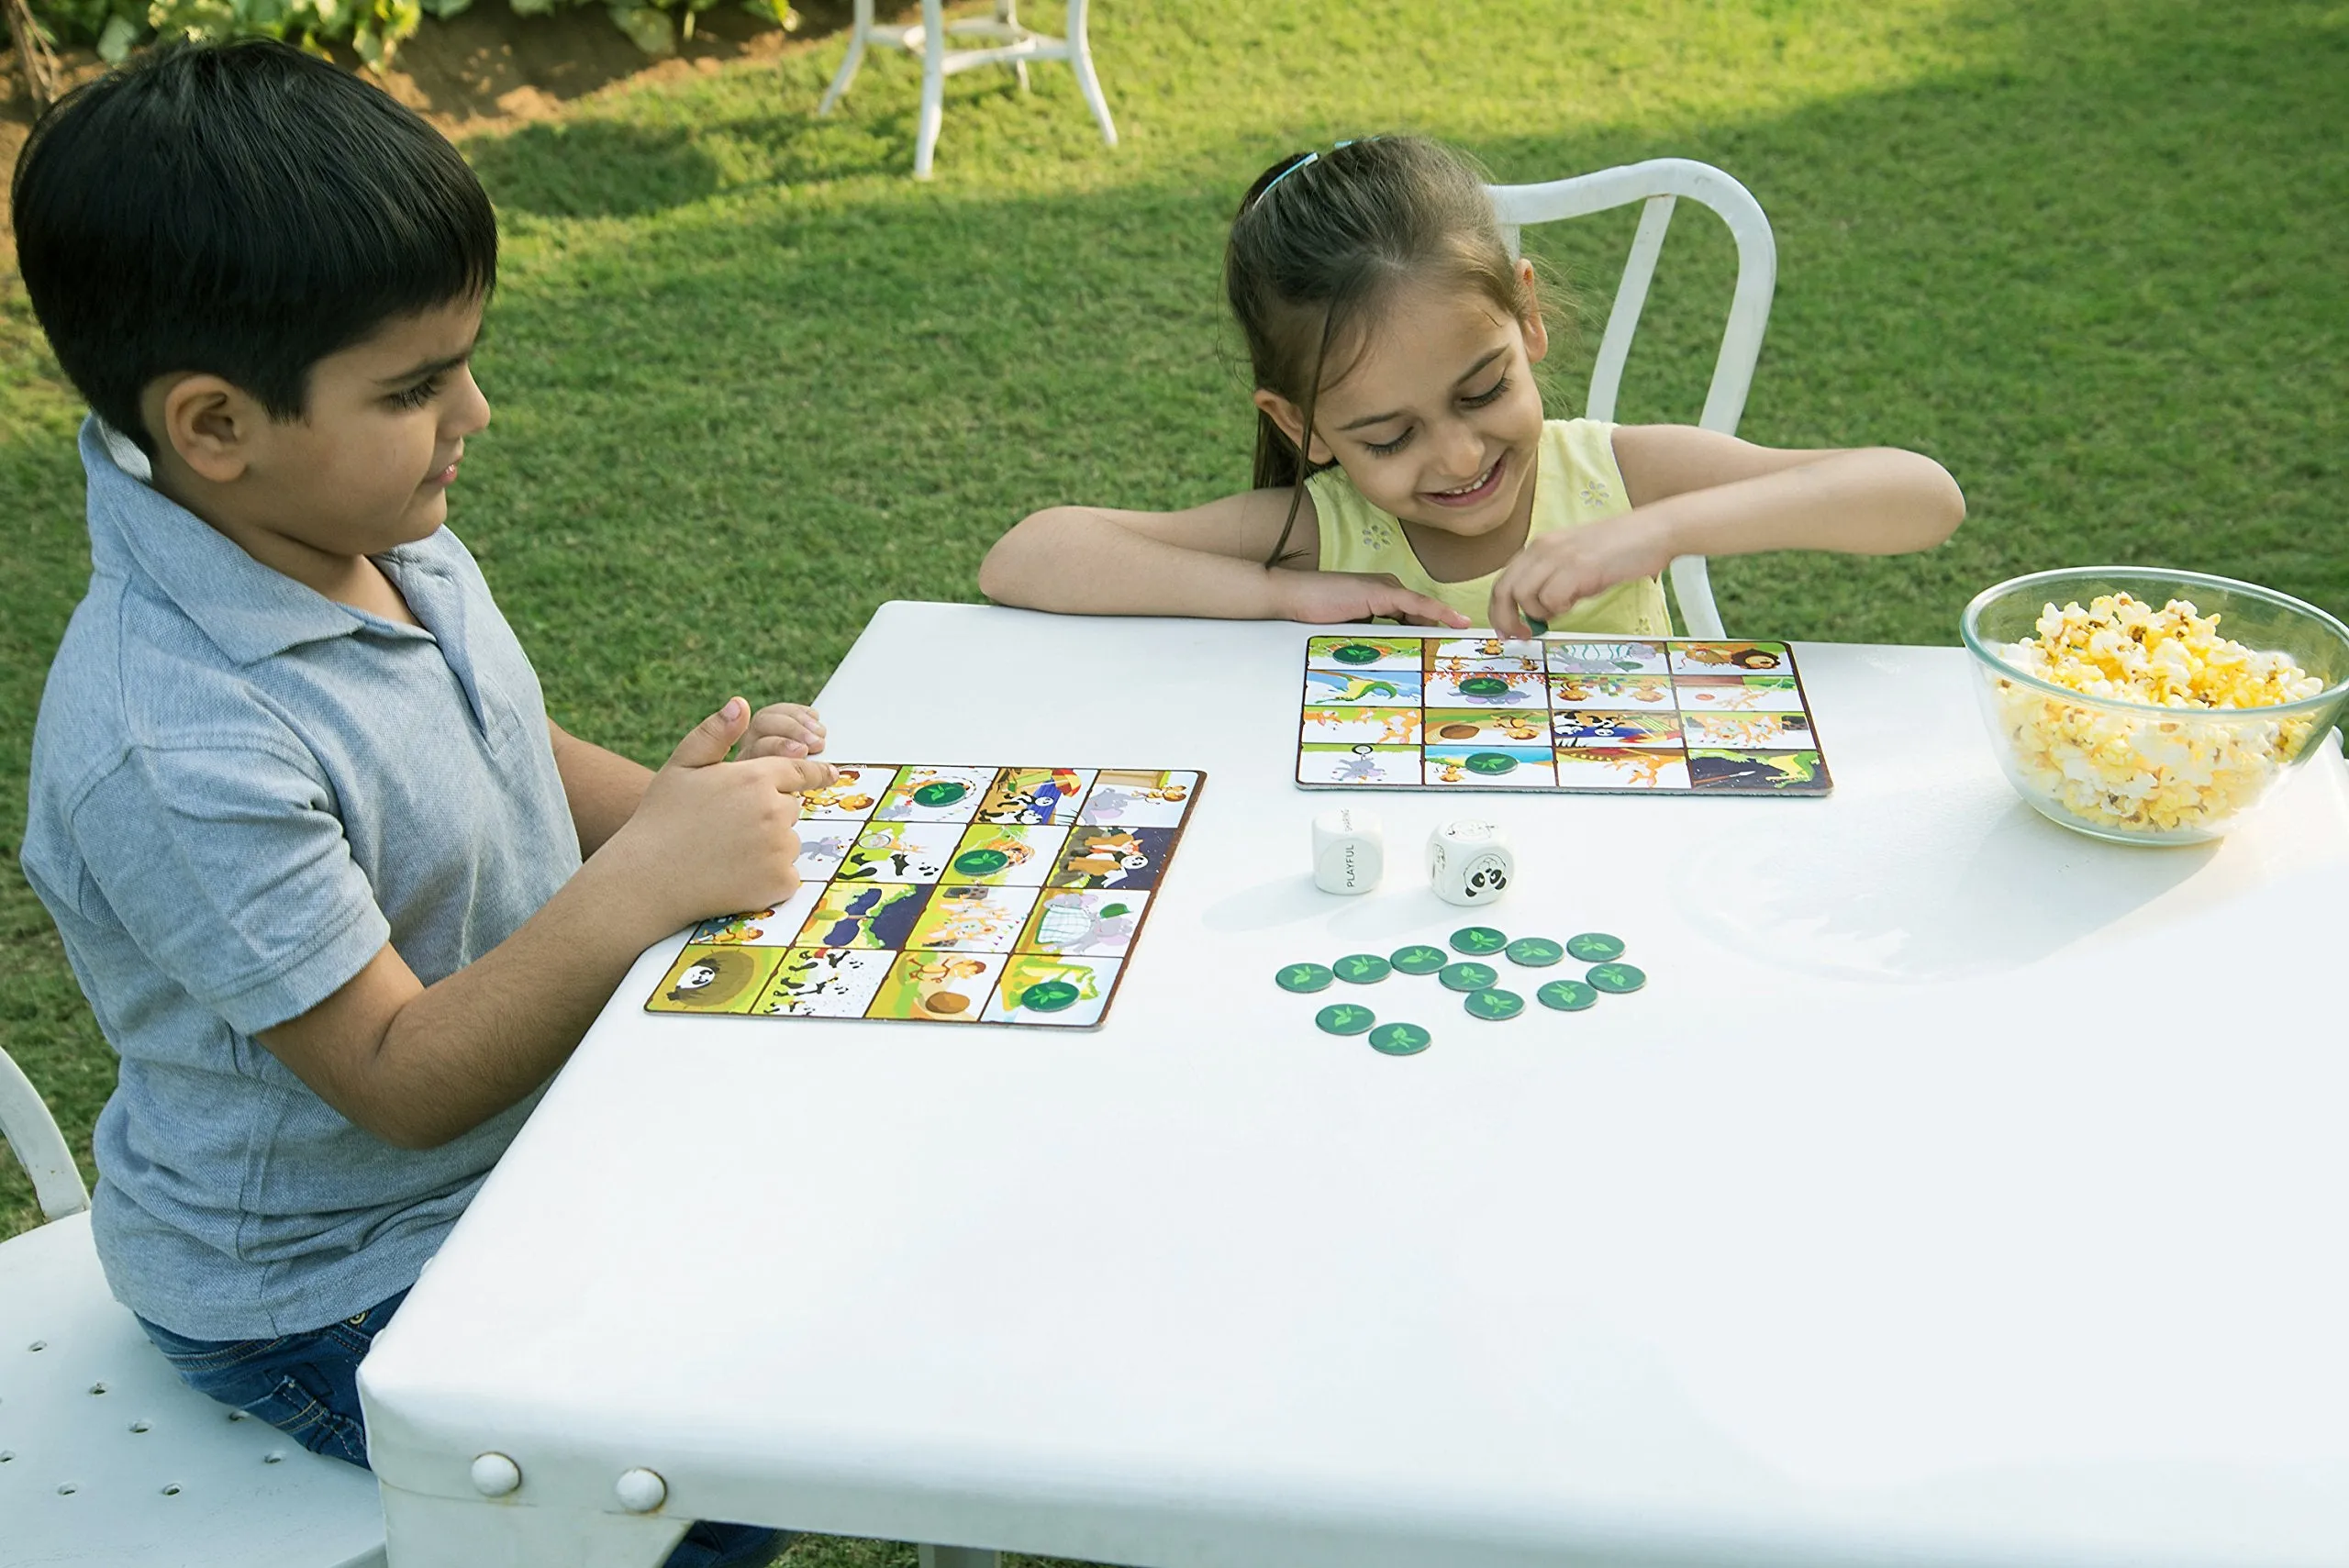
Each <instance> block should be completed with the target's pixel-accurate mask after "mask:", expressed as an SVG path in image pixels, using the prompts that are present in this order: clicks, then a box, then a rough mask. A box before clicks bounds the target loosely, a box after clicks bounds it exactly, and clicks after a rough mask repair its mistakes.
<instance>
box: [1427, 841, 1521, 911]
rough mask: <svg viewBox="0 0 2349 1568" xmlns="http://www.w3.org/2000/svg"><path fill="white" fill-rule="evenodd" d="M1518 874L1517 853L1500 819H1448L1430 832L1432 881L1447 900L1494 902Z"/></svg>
mask: <svg viewBox="0 0 2349 1568" xmlns="http://www.w3.org/2000/svg"><path fill="white" fill-rule="evenodd" d="M1516 875H1517V855H1516V853H1515V851H1512V850H1511V849H1510V848H1509V843H1508V833H1507V832H1505V831H1503V830H1502V828H1501V827H1500V825H1499V824H1497V823H1494V822H1473V821H1459V822H1447V823H1445V824H1444V825H1443V826H1442V827H1441V828H1437V829H1436V830H1435V831H1434V832H1432V833H1431V834H1429V835H1428V882H1429V884H1431V886H1433V887H1434V888H1435V894H1436V896H1437V897H1439V898H1441V899H1442V900H1443V901H1444V902H1445V903H1447V904H1490V903H1492V902H1493V901H1495V900H1496V899H1497V898H1499V897H1500V895H1502V894H1503V893H1505V892H1507V891H1508V884H1509V881H1510V879H1511V878H1513V877H1515V876H1516Z"/></svg>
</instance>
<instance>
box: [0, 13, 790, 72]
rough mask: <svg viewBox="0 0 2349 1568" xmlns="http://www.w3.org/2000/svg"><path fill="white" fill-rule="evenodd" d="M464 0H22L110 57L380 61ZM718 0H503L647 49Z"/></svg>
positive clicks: (673, 43) (668, 40)
mask: <svg viewBox="0 0 2349 1568" xmlns="http://www.w3.org/2000/svg"><path fill="white" fill-rule="evenodd" d="M472 3H473V0H32V13H33V18H34V20H35V21H37V22H39V24H40V26H41V28H42V29H43V30H44V31H46V32H47V33H48V34H49V36H50V41H51V42H52V43H65V44H82V45H87V46H93V47H95V49H96V50H97V51H98V53H99V54H100V55H101V56H103V57H104V58H106V60H108V61H120V60H122V59H123V58H124V57H125V56H127V55H128V54H129V52H130V51H131V50H133V49H134V48H136V47H137V46H139V44H142V43H146V42H148V41H150V40H151V39H181V38H185V39H210V40H217V39H239V38H272V39H284V40H285V41H286V42H288V43H292V44H298V45H300V46H301V47H302V48H304V49H306V50H311V51H313V52H323V51H324V50H325V49H326V47H327V46H328V44H333V43H347V44H349V45H350V46H351V49H352V50H355V51H356V52H357V53H358V55H359V57H360V58H361V59H362V60H364V61H366V62H367V63H368V64H370V65H376V66H380V65H384V64H385V63H387V62H388V61H390V60H391V58H392V55H393V53H394V51H395V50H397V49H398V48H399V46H400V44H401V43H402V42H403V41H405V40H406V39H408V38H410V37H412V36H413V35H414V34H415V32H416V29H417V27H419V26H420V25H422V23H423V21H424V18H425V17H453V16H455V15H456V14H457V13H458V12H460V11H462V10H463V9H464V8H465V7H466V6H470V5H471V4H472ZM595 4H602V5H604V7H605V9H606V11H607V13H608V14H609V15H610V17H611V18H612V24H613V25H614V26H615V27H617V28H619V29H620V31H622V32H624V33H626V34H627V35H628V36H629V38H630V39H633V40H634V41H635V43H636V45H637V47H638V48H640V49H641V50H644V51H645V53H647V54H668V53H670V52H672V51H673V50H675V48H676V47H677V35H678V32H679V28H680V23H682V26H683V30H684V33H685V36H686V37H687V38H691V37H692V36H693V28H694V17H695V16H696V14H697V13H699V12H702V11H707V10H708V9H709V8H710V7H711V6H715V5H717V4H718V0H513V6H514V9H515V11H516V12H517V13H518V14H519V15H522V16H526V17H528V16H538V15H540V14H543V13H545V12H549V11H552V10H554V9H555V8H556V7H557V6H582V5H595ZM742 8H743V9H744V10H746V11H749V12H750V13H751V14H752V15H753V16H759V17H765V18H767V19H768V20H769V21H773V22H778V23H781V24H782V25H783V26H785V27H786V28H788V27H791V26H793V25H794V24H796V21H797V20H798V18H797V17H794V16H793V15H792V12H791V7H790V6H788V5H787V4H785V3H783V0H742Z"/></svg>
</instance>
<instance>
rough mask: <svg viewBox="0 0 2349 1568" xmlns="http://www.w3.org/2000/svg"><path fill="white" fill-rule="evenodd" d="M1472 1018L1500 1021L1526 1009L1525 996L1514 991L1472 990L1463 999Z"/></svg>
mask: <svg viewBox="0 0 2349 1568" xmlns="http://www.w3.org/2000/svg"><path fill="white" fill-rule="evenodd" d="M1460 1005H1461V1006H1464V1007H1465V1008H1467V1009H1468V1016H1469V1017H1470V1018H1484V1019H1486V1020H1488V1021H1490V1022H1493V1023H1498V1022H1500V1021H1501V1020H1502V1019H1503V1018H1515V1017H1517V1015H1518V1014H1520V1013H1521V1012H1523V1011H1525V998H1524V997H1522V996H1520V995H1518V994H1517V993H1516V992H1514V991H1471V992H1470V993H1468V995H1466V996H1464V997H1463V998H1462V999H1461V1004H1460Z"/></svg>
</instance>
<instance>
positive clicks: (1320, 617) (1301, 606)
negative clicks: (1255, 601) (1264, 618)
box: [1265, 567, 1475, 628]
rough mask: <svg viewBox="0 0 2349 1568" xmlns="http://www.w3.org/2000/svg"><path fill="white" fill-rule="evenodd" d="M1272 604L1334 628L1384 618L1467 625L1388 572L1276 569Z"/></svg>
mask: <svg viewBox="0 0 2349 1568" xmlns="http://www.w3.org/2000/svg"><path fill="white" fill-rule="evenodd" d="M1265 575H1266V576H1268V577H1269V578H1271V579H1272V585H1273V604H1274V606H1275V609H1276V610H1277V612H1278V614H1279V616H1280V618H1282V619H1283V620H1301V621H1308V622H1310V623H1311V624H1313V625H1316V626H1334V625H1338V624H1340V623H1341V622H1346V621H1365V620H1375V619H1377V618H1378V617H1381V616H1385V617H1388V618H1389V619H1393V620H1398V621H1401V622H1402V623H1403V624H1404V625H1406V626H1449V627H1454V628H1458V627H1465V626H1471V625H1474V624H1475V623H1474V622H1472V621H1470V620H1469V618H1468V617H1466V616H1464V615H1462V614H1461V613H1460V612H1459V611H1458V610H1455V609H1453V607H1452V606H1450V605H1447V604H1445V603H1444V602H1443V601H1442V599H1431V598H1429V597H1428V596H1427V595H1425V594H1415V593H1413V592H1412V591H1411V590H1410V589H1408V588H1406V587H1405V586H1403V584H1400V583H1398V582H1397V581H1396V580H1395V578H1394V577H1393V576H1392V575H1391V574H1390V573H1384V572H1375V573H1374V572H1297V571H1293V570H1291V569H1289V568H1287V567H1274V568H1272V569H1271V570H1270V571H1268V572H1267V573H1265Z"/></svg>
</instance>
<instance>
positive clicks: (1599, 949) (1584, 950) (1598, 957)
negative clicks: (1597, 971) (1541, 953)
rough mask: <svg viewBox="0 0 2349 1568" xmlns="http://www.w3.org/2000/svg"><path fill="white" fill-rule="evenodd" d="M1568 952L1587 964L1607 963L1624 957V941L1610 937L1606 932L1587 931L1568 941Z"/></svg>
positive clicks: (1569, 938)
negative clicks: (1612, 959)
mask: <svg viewBox="0 0 2349 1568" xmlns="http://www.w3.org/2000/svg"><path fill="white" fill-rule="evenodd" d="M1566 951H1568V952H1570V953H1572V954H1574V955H1575V957H1576V958H1578V959H1580V960H1582V961H1583V962H1585V963H1605V962H1607V961H1608V960H1609V959H1610V958H1620V957H1622V956H1623V939H1622V938H1620V937H1610V936H1609V935H1608V934H1607V933H1606V932H1605V931H1585V932H1584V933H1583V934H1582V935H1580V936H1578V937H1568V938H1567V939H1566Z"/></svg>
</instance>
